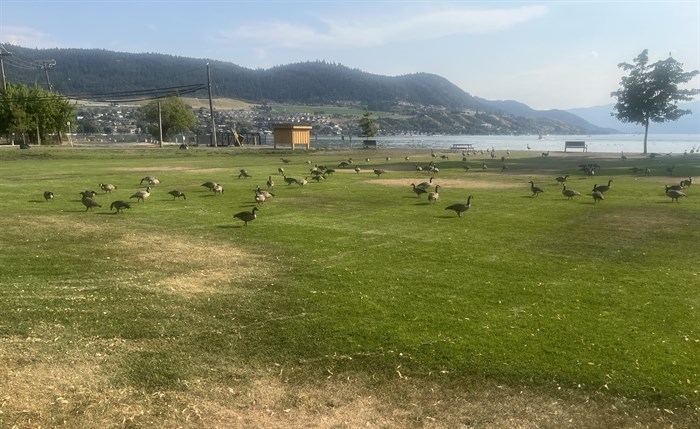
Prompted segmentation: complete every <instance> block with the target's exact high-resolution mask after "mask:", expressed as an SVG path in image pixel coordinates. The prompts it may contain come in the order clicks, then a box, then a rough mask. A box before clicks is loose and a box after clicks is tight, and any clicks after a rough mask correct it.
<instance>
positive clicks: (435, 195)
mask: <svg viewBox="0 0 700 429" xmlns="http://www.w3.org/2000/svg"><path fill="white" fill-rule="evenodd" d="M432 155H433V156H434V153H432ZM405 159H406V160H407V161H408V160H409V157H406V158H405ZM389 160H390V158H389V157H387V158H386V161H387V162H388V161H389ZM282 161H283V162H284V163H285V164H288V163H290V161H289V160H288V159H285V158H282ZM365 161H366V162H369V161H370V160H369V158H367V159H365ZM310 163H311V162H310V161H307V164H310ZM352 164H353V161H352V158H350V159H348V160H347V161H342V162H340V163H339V164H338V168H350V167H353V165H352ZM482 168H483V169H486V166H485V163H484V166H483V167H482ZM592 168H599V166H597V165H595V166H592V165H587V166H585V168H582V170H585V171H590V169H592ZM353 169H354V171H355V172H357V173H359V172H361V171H362V168H361V167H359V166H354V168H353ZM416 170H417V171H419V172H420V171H425V172H428V173H430V175H431V176H430V179H429V180H428V181H424V182H421V183H418V184H415V183H411V184H410V186H411V190H412V191H413V192H414V193H415V194H416V196H418V197H421V196H422V195H423V194H427V199H428V203H429V204H435V203H437V202H438V201H439V199H440V188H441V186H440V185H439V184H436V183H433V181H434V175H436V174H437V173H438V172H439V169H438V168H437V166H436V165H435V163H434V162H432V161H431V163H430V164H429V165H427V166H425V167H421V166H419V165H416ZM465 170H467V171H468V168H465ZM647 170H648V169H647ZM372 172H373V173H374V174H375V175H376V176H377V177H379V176H381V175H382V174H384V173H386V170H385V169H383V168H373V169H372ZM239 173H240V174H239V175H238V178H239V179H248V178H250V177H252V176H251V174H249V173H248V171H247V170H245V169H241V170H240V171H239ZM277 173H278V174H279V175H281V176H282V179H283V181H284V183H285V184H286V185H296V186H301V187H303V186H306V185H307V184H308V183H309V180H314V181H316V182H321V181H322V180H326V179H327V178H328V177H329V176H330V175H332V174H333V173H335V169H333V168H328V167H325V166H319V165H316V166H314V167H313V168H311V169H310V170H309V175H308V176H305V177H304V178H294V177H291V176H287V175H286V172H285V170H284V168H283V167H279V168H278V169H277ZM645 174H648V172H647V171H645ZM569 177H570V176H569V175H563V176H558V177H556V178H555V181H556V182H557V184H560V185H562V189H561V193H562V195H563V196H564V197H566V198H567V199H568V200H572V199H573V198H574V197H578V196H581V195H582V193H581V192H579V191H576V190H574V189H571V188H568V187H567V179H568V178H569ZM144 183H145V184H146V189H143V190H139V191H136V192H134V193H133V194H132V195H130V196H129V200H127V201H125V200H114V201H113V202H112V203H111V204H110V207H109V208H110V212H111V211H114V212H115V214H118V213H122V212H123V211H124V210H126V209H130V208H131V207H132V206H131V204H132V203H131V200H134V199H135V200H136V202H137V203H138V202H144V201H145V200H146V199H147V198H149V197H150V196H151V192H152V189H153V187H154V186H156V185H158V184H160V180H159V179H158V178H156V177H154V176H145V177H143V178H142V179H141V181H140V182H139V186H143V184H144ZM528 183H529V184H530V192H531V196H532V197H537V196H539V195H540V194H541V193H543V192H544V189H543V188H541V187H539V186H536V185H535V182H534V181H532V180H531V181H529V182H528ZM612 183H613V180H612V179H610V180H608V182H607V184H601V185H598V184H595V185H593V189H592V190H591V193H590V195H591V197H592V198H593V203H594V204H597V203H598V202H600V201H603V200H605V193H606V192H608V191H610V189H611V188H612ZM692 183H693V180H692V177H689V178H687V179H684V180H681V181H680V182H679V184H677V185H666V189H665V194H666V196H668V197H669V198H671V201H672V202H678V201H679V199H680V198H683V197H686V196H687V194H686V193H685V191H686V190H687V189H688V188H690V186H691V185H692ZM266 185H267V190H263V189H261V188H260V186H259V185H258V186H256V188H255V189H254V192H255V196H254V202H255V203H256V204H258V205H260V204H262V203H264V202H265V201H267V200H269V199H271V198H273V197H274V196H275V195H274V194H273V193H272V192H271V191H272V189H273V188H274V186H275V182H274V180H273V178H272V176H271V175H270V176H268V178H267V181H266ZM98 186H99V188H100V189H101V190H102V191H103V192H104V194H111V193H112V191H115V190H116V189H117V187H116V186H115V185H113V184H111V183H100V184H99V185H98ZM201 186H202V187H205V188H207V189H209V190H210V191H211V192H213V193H214V194H215V195H219V194H223V193H224V188H223V185H221V184H220V183H217V182H212V181H208V182H204V183H202V185H201ZM79 194H80V195H81V200H80V201H81V203H82V204H83V205H84V206H85V211H90V210H92V209H94V208H95V207H97V208H101V207H102V205H101V204H100V203H99V202H98V201H97V200H96V199H95V196H96V195H97V192H95V191H93V190H85V191H81V192H79ZM168 194H169V195H171V196H172V197H173V200H179V199H180V198H182V199H183V200H187V197H186V195H185V193H184V192H182V191H180V190H177V189H173V190H171V191H169V192H168ZM44 199H45V200H46V201H52V200H53V199H54V193H53V192H51V191H45V192H44ZM473 199H474V196H473V195H469V196H468V197H467V200H466V201H465V202H459V203H454V204H450V205H448V206H447V207H445V210H450V211H453V212H454V213H455V214H456V215H457V217H461V216H462V214H463V213H465V212H467V211H468V210H469V209H470V208H471V204H472V200H473ZM257 211H258V207H254V208H253V209H252V210H250V211H241V212H238V213H235V214H234V215H233V216H234V218H236V219H239V220H241V221H243V225H244V226H248V223H249V222H252V221H253V220H255V219H256V218H257V213H256V212H257Z"/></svg>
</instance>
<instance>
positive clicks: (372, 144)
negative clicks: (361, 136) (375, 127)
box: [362, 140, 377, 149]
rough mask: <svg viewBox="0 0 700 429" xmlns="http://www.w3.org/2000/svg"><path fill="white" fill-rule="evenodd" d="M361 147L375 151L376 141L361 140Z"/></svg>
mask: <svg viewBox="0 0 700 429" xmlns="http://www.w3.org/2000/svg"><path fill="white" fill-rule="evenodd" d="M362 147H363V148H365V149H376V148H377V141H376V140H362Z"/></svg>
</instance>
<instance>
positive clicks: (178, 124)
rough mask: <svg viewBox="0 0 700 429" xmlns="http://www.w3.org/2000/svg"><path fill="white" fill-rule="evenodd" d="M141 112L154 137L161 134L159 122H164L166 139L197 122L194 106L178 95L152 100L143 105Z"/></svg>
mask: <svg viewBox="0 0 700 429" xmlns="http://www.w3.org/2000/svg"><path fill="white" fill-rule="evenodd" d="M158 103H160V115H159V112H158ZM140 114H141V116H142V117H143V119H144V120H145V121H146V124H147V128H148V132H149V134H151V135H152V136H154V137H155V136H160V129H161V128H159V123H162V130H163V137H164V138H166V139H167V138H168V137H172V136H174V135H176V134H177V133H184V132H187V131H189V130H190V129H191V128H192V127H193V126H194V125H195V123H196V122H197V118H196V117H195V115H194V112H192V108H190V107H189V106H188V105H186V104H185V103H184V102H183V101H182V100H181V99H179V98H177V97H168V98H166V99H164V100H156V101H152V102H150V103H148V104H146V105H145V106H143V107H141V109H140ZM159 119H160V120H159ZM161 121H162V122H161Z"/></svg>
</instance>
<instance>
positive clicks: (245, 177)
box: [238, 168, 251, 179]
mask: <svg viewBox="0 0 700 429" xmlns="http://www.w3.org/2000/svg"><path fill="white" fill-rule="evenodd" d="M241 177H242V178H244V179H247V178H249V177H251V175H250V174H248V171H247V170H246V169H245V168H243V169H241V174H239V175H238V178H239V179H240V178H241Z"/></svg>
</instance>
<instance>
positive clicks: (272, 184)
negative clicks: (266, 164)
mask: <svg viewBox="0 0 700 429" xmlns="http://www.w3.org/2000/svg"><path fill="white" fill-rule="evenodd" d="M274 186H275V182H274V181H273V180H272V176H267V188H268V189H272V188H273V187H274Z"/></svg>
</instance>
